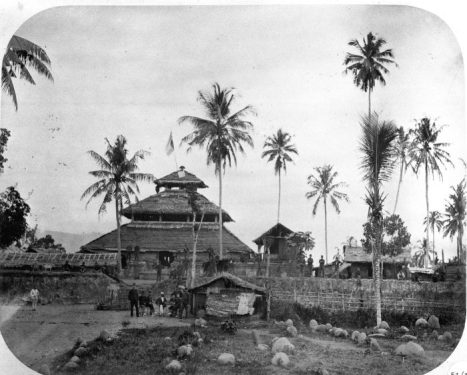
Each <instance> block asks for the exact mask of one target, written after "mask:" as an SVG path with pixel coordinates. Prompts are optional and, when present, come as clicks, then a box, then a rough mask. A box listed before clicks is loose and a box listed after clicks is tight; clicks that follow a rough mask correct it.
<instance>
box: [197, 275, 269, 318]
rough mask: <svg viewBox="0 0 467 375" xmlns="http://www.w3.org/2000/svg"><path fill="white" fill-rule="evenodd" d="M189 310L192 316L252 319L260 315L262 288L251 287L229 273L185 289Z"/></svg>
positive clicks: (252, 285)
mask: <svg viewBox="0 0 467 375" xmlns="http://www.w3.org/2000/svg"><path fill="white" fill-rule="evenodd" d="M189 291H190V293H191V294H192V309H193V313H194V314H196V313H197V312H198V311H199V310H205V312H206V314H207V315H210V316H216V317H231V316H235V315H253V314H258V313H261V312H262V311H263V308H264V306H265V295H266V288H263V287H261V286H258V285H255V284H252V283H250V282H248V281H245V280H243V279H241V278H239V277H237V276H234V275H232V274H230V273H227V272H225V273H221V274H219V275H216V276H214V277H212V278H210V279H209V280H207V281H205V282H202V283H201V284H199V285H197V286H195V287H194V288H191V289H189Z"/></svg>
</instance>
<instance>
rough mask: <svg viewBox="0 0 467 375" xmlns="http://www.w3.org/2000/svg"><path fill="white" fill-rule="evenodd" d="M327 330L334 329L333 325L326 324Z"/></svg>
mask: <svg viewBox="0 0 467 375" xmlns="http://www.w3.org/2000/svg"><path fill="white" fill-rule="evenodd" d="M326 328H327V329H328V331H329V330H330V329H331V328H332V324H331V323H326Z"/></svg>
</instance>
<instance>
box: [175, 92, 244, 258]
mask: <svg viewBox="0 0 467 375" xmlns="http://www.w3.org/2000/svg"><path fill="white" fill-rule="evenodd" d="M234 99H235V95H234V94H233V89H231V88H223V89H222V88H221V87H220V86H219V84H218V83H215V84H213V85H212V92H203V91H199V92H198V101H199V102H200V103H201V105H202V106H203V108H204V110H205V111H206V115H207V117H208V118H207V119H204V118H200V117H196V116H182V117H180V118H179V119H178V123H179V124H182V123H184V122H188V123H190V124H192V125H193V127H194V131H193V132H192V133H190V134H188V135H187V136H185V137H183V138H182V143H186V144H187V145H188V149H187V151H188V152H189V151H190V150H191V149H192V147H193V146H198V147H200V148H203V147H205V148H206V152H207V165H210V164H214V165H215V168H214V172H215V174H217V176H218V177H219V257H220V259H221V260H222V253H223V249H222V248H223V242H222V174H223V173H225V168H226V166H227V165H228V166H229V167H230V166H231V163H232V160H233V162H234V163H235V164H236V163H237V157H236V152H237V151H240V152H241V153H244V152H245V150H244V148H243V145H244V144H247V145H249V146H251V147H253V139H252V138H251V136H250V134H249V131H250V129H252V128H253V124H252V123H251V122H249V121H246V120H245V119H244V118H245V116H246V115H247V114H251V113H253V109H252V107H251V106H246V107H244V108H242V109H240V110H239V111H237V112H234V113H232V110H231V105H232V102H233V101H234Z"/></svg>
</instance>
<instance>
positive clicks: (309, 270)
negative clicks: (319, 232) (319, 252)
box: [307, 254, 313, 277]
mask: <svg viewBox="0 0 467 375" xmlns="http://www.w3.org/2000/svg"><path fill="white" fill-rule="evenodd" d="M307 264H308V272H309V273H310V277H313V258H312V257H311V254H310V255H309V256H308V259H307Z"/></svg>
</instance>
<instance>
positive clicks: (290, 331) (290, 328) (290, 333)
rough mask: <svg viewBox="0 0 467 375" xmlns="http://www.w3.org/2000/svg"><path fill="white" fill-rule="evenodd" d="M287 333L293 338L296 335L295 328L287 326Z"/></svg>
mask: <svg viewBox="0 0 467 375" xmlns="http://www.w3.org/2000/svg"><path fill="white" fill-rule="evenodd" d="M287 333H288V334H289V336H291V337H295V336H297V334H298V332H297V328H295V327H294V326H288V327H287Z"/></svg>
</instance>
